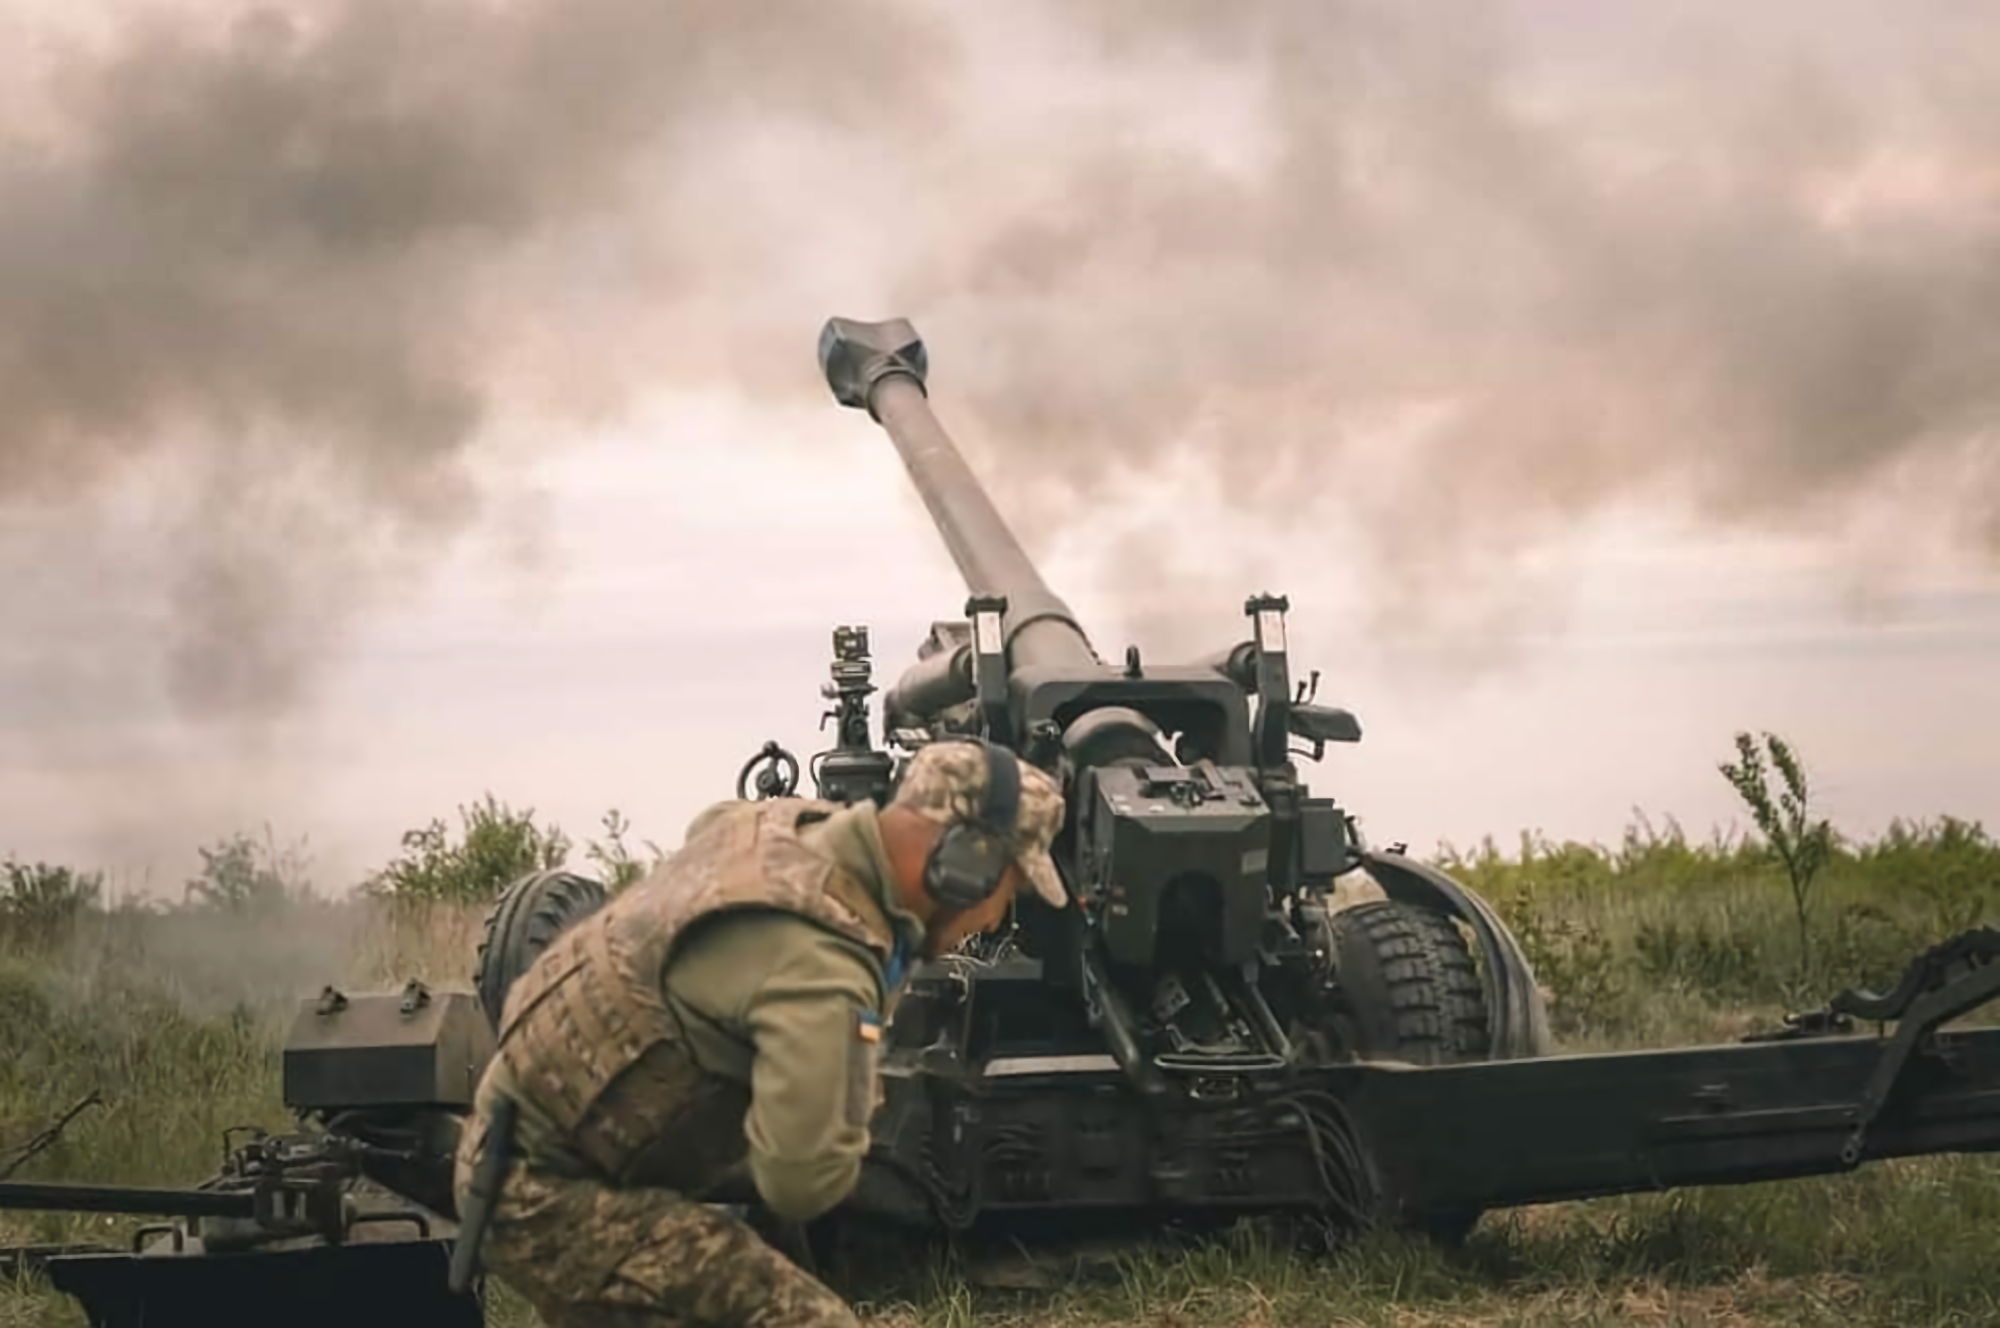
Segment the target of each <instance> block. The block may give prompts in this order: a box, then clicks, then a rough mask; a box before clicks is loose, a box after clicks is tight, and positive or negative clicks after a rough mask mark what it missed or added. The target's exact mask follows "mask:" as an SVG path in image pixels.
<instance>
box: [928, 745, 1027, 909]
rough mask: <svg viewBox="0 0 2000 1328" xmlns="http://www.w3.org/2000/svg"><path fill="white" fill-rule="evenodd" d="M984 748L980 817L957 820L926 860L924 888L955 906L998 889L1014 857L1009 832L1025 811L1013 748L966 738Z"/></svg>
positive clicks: (972, 903) (973, 904) (970, 904)
mask: <svg viewBox="0 0 2000 1328" xmlns="http://www.w3.org/2000/svg"><path fill="white" fill-rule="evenodd" d="M960 741H967V742H972V743H974V744H976V745H977V746H978V747H979V748H980V749H981V750H983V751H984V752H985V753H986V796H985V798H984V799H983V800H982V801H981V804H980V808H979V816H978V819H977V820H976V821H954V822H952V823H951V824H950V825H947V826H946V827H945V829H944V833H943V834H942V835H940V836H939V837H938V841H937V843H936V844H934V845H932V847H931V852H930V856H929V858H927V859H926V860H925V862H924V892H925V893H926V894H928V895H929V896H930V897H931V898H932V899H934V900H936V901H937V902H938V903H939V904H942V905H943V906H944V907H946V908H949V909H953V910H962V909H968V908H975V907H977V906H978V905H980V904H983V903H985V902H986V900H987V899H989V898H991V897H992V894H993V892H994V891H995V890H998V889H999V888H1000V878H1001V877H1003V876H1005V875H1006V874H1007V867H1008V865H1009V864H1010V863H1011V862H1012V861H1013V845H1012V844H1011V843H1010V837H1011V836H1012V834H1013V831H1014V823H1015V821H1016V819H1018V817H1019V815H1020V811H1021V767H1020V765H1019V764H1018V762H1017V760H1016V758H1015V756H1014V753H1012V752H1010V751H1007V750H1005V749H1004V748H1000V747H996V746H994V745H993V744H992V743H990V742H987V741H985V740H984V739H981V738H968V739H962V740H960Z"/></svg>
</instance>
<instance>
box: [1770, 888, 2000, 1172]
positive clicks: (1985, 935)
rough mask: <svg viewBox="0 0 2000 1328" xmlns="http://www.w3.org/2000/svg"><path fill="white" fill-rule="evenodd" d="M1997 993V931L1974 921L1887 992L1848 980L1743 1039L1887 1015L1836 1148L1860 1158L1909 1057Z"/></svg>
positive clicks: (1846, 1025) (1810, 1031) (1819, 1033)
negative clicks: (1813, 1005) (1885, 1037)
mask: <svg viewBox="0 0 2000 1328" xmlns="http://www.w3.org/2000/svg"><path fill="white" fill-rule="evenodd" d="M1996 996H2000V931H1996V930H1994V929H1993V928H1991V927H1980V928H1976V929H1975V930H1972V931H1968V932H1963V933H1961V934H1959V935H1957V936H1954V937H1952V938H1951V939H1950V940H1948V941H1944V942H1942V943H1940V944H1938V945H1934V946H1932V947H1931V948H1930V949H1928V950H1926V951H1924V953H1922V954H1920V955H1918V956H1917V957H1916V958H1915V959H1913V960H1911V961H1910V963H1909V966H1908V967H1907V968H1905V969H1904V970H1903V976H1902V977H1901V978H1900V979H1899V980H1898V981H1897V983H1896V985H1895V986H1894V987H1893V988H1891V989H1890V990H1889V991H1887V992H1873V991H1868V990H1865V989H1862V988H1858V987H1850V988H1848V989H1847V990H1845V991H1843V992H1841V993H1840V994H1839V995H1837V996H1835V997H1834V998H1833V999H1832V1000H1831V1001H1829V1002H1827V1004H1826V1005H1825V1006H1824V1007H1823V1008H1821V1009H1818V1010H1809V1011H1805V1012H1803V1013H1799V1014H1792V1015H1787V1016H1786V1017H1785V1023H1784V1027H1783V1028H1780V1029H1777V1030H1775V1031H1772V1032H1769V1033H1758V1034H1753V1035H1751V1036H1749V1037H1746V1038H1744V1039H1743V1041H1745V1042H1784V1041H1790V1040H1792V1039H1795V1038H1810V1037H1826V1036H1830V1035H1840V1034H1845V1033H1849V1032H1851V1031H1852V1029H1853V1027H1854V1021H1855V1020H1857V1019H1861V1020H1866V1021H1868V1022H1870V1023H1878V1024H1886V1023H1890V1022H1893V1023H1894V1024H1895V1025H1896V1032H1895V1035H1894V1036H1893V1037H1891V1038H1890V1039H1889V1041H1888V1044H1887V1045H1886V1046H1885V1047H1884V1048H1883V1049H1882V1055H1881V1057H1880V1059H1878V1060H1877V1061H1876V1063H1875V1068H1874V1070H1873V1072H1872V1073H1871V1074H1870V1075H1869V1077H1868V1084H1867V1087H1866V1088H1864V1089H1863V1090H1862V1094H1861V1098H1860V1100H1859V1101H1857V1102H1856V1103H1855V1104H1854V1105H1853V1106H1852V1107H1851V1108H1849V1112H1850V1114H1851V1116H1852V1117H1853V1121H1854V1125H1853V1128H1852V1129H1851V1130H1850V1131H1849V1133H1848V1136H1847V1138H1846V1139H1845V1140H1844V1141H1843V1142H1842V1144H1841V1148H1840V1161H1841V1164H1842V1165H1843V1166H1847V1167H1854V1166H1858V1165H1860V1162H1861V1155H1862V1152H1863V1150H1864V1149H1865V1148H1866V1146H1867V1142H1868V1130H1869V1127H1870V1126H1872V1125H1873V1124H1874V1123H1875V1122H1876V1121H1877V1120H1878V1119H1880V1117H1881V1115H1882V1113H1883V1111H1884V1110H1885V1109H1886V1108H1887V1107H1888V1105H1889V1102H1890V1101H1891V1099H1893V1098H1894V1097H1895V1094H1896V1090H1897V1089H1898V1087H1899V1086H1900V1085H1901V1084H1902V1083H1903V1080H1904V1078H1905V1076H1906V1074H1907V1073H1908V1071H1909V1067H1910V1064H1911V1061H1912V1059H1913V1058H1914V1057H1916V1056H1918V1055H1919V1054H1920V1053H1928V1052H1929V1051H1930V1050H1931V1049H1932V1048H1933V1047H1934V1045H1935V1042H1936V1033H1937V1030H1938V1028H1939V1027H1940V1026H1942V1025H1943V1024H1945V1023H1947V1022H1949V1021H1950V1020H1953V1019H1956V1018H1958V1017H1959V1016H1960V1015H1963V1014H1968V1013H1970V1012H1971V1011H1973V1010H1976V1009H1978V1008H1979V1007H1980V1006H1982V1005H1984V1004H1986V1003H1987V1002H1988V1001H1990V1000H1993V999H1994V998H1995V997H1996Z"/></svg>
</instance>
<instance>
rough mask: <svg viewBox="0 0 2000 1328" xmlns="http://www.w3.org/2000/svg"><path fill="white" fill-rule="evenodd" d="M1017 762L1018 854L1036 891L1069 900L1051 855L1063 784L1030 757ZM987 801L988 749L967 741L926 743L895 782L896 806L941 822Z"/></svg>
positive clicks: (1050, 899)
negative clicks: (1050, 848) (1019, 785)
mask: <svg viewBox="0 0 2000 1328" xmlns="http://www.w3.org/2000/svg"><path fill="white" fill-rule="evenodd" d="M1009 755H1011V753H1010V754H1009ZM1016 764H1017V765H1018V766H1019V768H1020V771H1021V807H1020V813H1019V815H1018V816H1017V817H1016V818H1015V822H1014V824H1015V833H1014V860H1015V862H1017V863H1018V864H1019V865H1020V868H1021V874H1022V875H1023V876H1025V877H1027V878H1028V881H1029V883H1030V884H1032V885H1033V886H1034V887H1035V893H1036V894H1038V895H1040V896H1041V897H1042V899H1043V900H1044V901H1045V902H1047V903H1048V905H1049V906H1050V907H1051V908H1062V907H1064V906H1066V905H1067V904H1068V903H1069V893H1068V892H1067V891H1065V890H1064V889H1063V883H1062V877H1060V876H1058V875H1057V874H1056V864H1055V859H1054V858H1051V857H1050V856H1049V844H1050V842H1051V841H1053V840H1054V839H1055V837H1056V832H1057V831H1059V830H1061V829H1062V823H1063V797H1062V789H1061V787H1060V786H1058V785H1057V783H1056V781H1055V780H1054V779H1052V778H1051V777H1050V776H1049V775H1048V773H1047V772H1046V771H1044V770H1042V769H1040V768H1039V767H1036V766H1032V765H1029V764H1028V763H1027V762H1026V761H1017V762H1016ZM985 801H986V754H985V753H984V752H982V751H981V750H980V749H979V747H978V746H977V745H976V744H973V743H969V742H931V743H925V744H924V745H923V746H922V747H919V748H918V749H917V754H916V755H915V756H913V757H911V758H910V764H909V766H908V767H907V768H906V769H905V770H904V771H903V778H902V781H901V782H900V783H899V784H898V785H897V787H896V798H895V805H896V806H899V807H906V808H908V809H909V810H911V811H913V812H915V813H916V814H917V815H919V816H923V817H927V818H929V819H930V820H933V821H936V822H938V823H939V824H940V825H950V824H951V823H953V822H955V821H968V822H970V821H977V820H978V819H979V810H980V808H981V806H983V805H984V804H985Z"/></svg>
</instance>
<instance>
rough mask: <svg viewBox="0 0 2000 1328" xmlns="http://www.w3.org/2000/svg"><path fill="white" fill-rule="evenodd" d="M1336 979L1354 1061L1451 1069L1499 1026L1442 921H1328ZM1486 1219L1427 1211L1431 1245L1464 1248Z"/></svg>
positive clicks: (1391, 916)
mask: <svg viewBox="0 0 2000 1328" xmlns="http://www.w3.org/2000/svg"><path fill="white" fill-rule="evenodd" d="M1327 932H1328V940H1329V942H1330V944H1329V946H1328V949H1329V950H1330V952H1331V953H1330V960H1331V963H1332V966H1333V975H1334V977H1335V978H1336V980H1337V981H1338V983H1339V985H1340V990H1341V992H1342V994H1343V997H1344V1000H1343V1002H1342V1004H1343V1006H1344V1010H1343V1013H1342V1014H1341V1015H1340V1016H1338V1017H1337V1023H1338V1025H1339V1027H1338V1029H1337V1030H1336V1031H1337V1034H1338V1036H1339V1038H1340V1039H1341V1041H1342V1042H1343V1043H1344V1045H1345V1046H1346V1048H1347V1049H1348V1052H1349V1054H1350V1055H1352V1056H1353V1057H1354V1058H1355V1059H1357V1060H1390V1061H1404V1062H1408V1063H1411V1064H1415V1065H1452V1064H1460V1063H1463V1062H1466V1061H1479V1060H1485V1059H1487V1057H1488V1055H1489V1052H1490V1050H1491V1047H1492V1025H1491V1021H1490V1018H1489V1012H1488V1010H1487V1008H1486V987H1485V984H1484V982H1482V981H1481V979H1480V976H1479V969H1478V967H1477V965H1476V964H1475V962H1474V960H1473V957H1472V947H1471V946H1470V944H1468V942H1467V941H1466V938H1465V936H1464V934H1463V933H1461V932H1460V931H1459V929H1458V927H1457V925H1456V924H1455V923H1453V921H1452V920H1451V919H1450V918H1448V917H1446V916H1445V915H1444V914H1442V913H1437V912H1433V911H1432V910H1430V909H1427V908H1418V907H1415V906H1413V905H1410V904H1404V903H1399V902H1396V901H1393V900H1386V899H1384V900H1369V901H1367V902H1364V903H1360V904H1355V905H1353V906H1351V907H1349V908H1344V909H1341V910H1339V911H1338V912H1336V913H1334V914H1333V915H1332V917H1330V918H1329V919H1328V920H1327ZM1478 1221H1479V1213H1478V1212H1477V1211H1476V1210H1474V1211H1471V1212H1438V1213H1427V1214H1425V1215H1424V1216H1423V1217H1422V1218H1421V1219H1420V1220H1419V1221H1418V1223H1417V1225H1418V1227H1419V1228H1420V1229H1421V1230H1423V1231H1424V1232H1425V1233H1426V1234H1428V1235H1429V1236H1430V1237H1431V1238H1432V1239H1433V1240H1436V1241H1439V1242H1441V1243H1443V1244H1446V1245H1456V1244H1458V1243H1459V1242H1460V1241H1463V1240H1464V1239H1465V1237H1466V1236H1467V1235H1469V1234H1470V1233H1471V1231H1472V1228H1473V1226H1474V1225H1475V1224H1476V1223H1477V1222H1478Z"/></svg>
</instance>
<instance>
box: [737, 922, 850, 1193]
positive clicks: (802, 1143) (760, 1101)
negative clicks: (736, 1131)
mask: <svg viewBox="0 0 2000 1328" xmlns="http://www.w3.org/2000/svg"><path fill="white" fill-rule="evenodd" d="M785 931H786V932H787V933H788V934H787V935H786V936H785V938H784V941H785V943H784V953H783V954H782V955H781V956H778V957H776V962H775V963H774V964H773V966H772V968H771V970H770V971H769V975H768V976H767V978H766V979H765V981H764V983H763V984H762V986H761V987H760V988H759V990H758V993H757V995H756V996H755V997H754V998H753V1000H752V1002H751V1005H750V1009H749V1011H748V1015H749V1021H748V1022H749V1026H750V1032H751V1036H752V1039H753V1040H754V1043H755V1047H756V1054H755V1060H754V1061H753V1062H752V1065H751V1071H750V1086H751V1093H752V1101H751V1106H750V1113H749V1116H748V1118H747V1120H746V1121H745V1123H744V1126H745V1134H746V1136H747V1139H748V1143H749V1156H748V1159H747V1161H748V1162H749V1166H750V1176H751V1179H752V1180H753V1181H754V1182H755V1183H756V1186H757V1192H758V1194H759V1195H761V1196H762V1197H763V1200H764V1203H765V1206H767V1207H768V1208H769V1209H770V1210H771V1211H772V1212H773V1213H774V1214H776V1215H777V1216H778V1217H779V1218H781V1219H783V1220H785V1221H791V1222H804V1221H809V1220H811V1219H812V1218H815V1217H818V1216H819V1215H820V1214H821V1213H824V1212H826V1211H827V1210H828V1209H829V1208H832V1207H833V1206H834V1205H835V1204H837V1203H839V1202H840V1201H841V1200H842V1199H844V1198H846V1197H847V1194H848V1192H849V1191H851V1190H852V1189H853V1188H854V1184H855V1182H856V1181H857V1180H859V1179H860V1176H861V1162H862V1158H863V1157H864V1156H865V1155H866V1153H867V1151H868V1120H869V1117H870V1115H872V1113H873V1107H874V1098H875V1073H876V1069H875V1066H876V1059H875V1053H876V1050H877V1043H876V1042H875V1041H874V1040H873V1039H872V1037H870V1036H869V1034H870V1033H871V1032H872V1025H871V1024H870V1023H869V1021H870V1020H872V1019H873V1018H874V1017H875V1013H876V1010H877V1008H878V1001H879V999H880V986H879V980H878V976H877V973H876V970H875V969H874V967H873V966H872V964H871V963H870V962H869V960H868V959H866V958H865V957H864V956H863V955H862V954H861V953H860V952H859V951H858V950H857V949H855V948H854V947H852V946H850V945H848V944H846V943H844V942H842V941H841V940H839V939H838V938H836V937H834V936H832V935H831V934H829V933H826V932H824V931H821V930H820V929H819V928H818V927H815V926H813V925H812V924H810V923H806V922H803V921H801V922H799V923H798V924H796V925H795V926H792V927H787V928H785Z"/></svg>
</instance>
